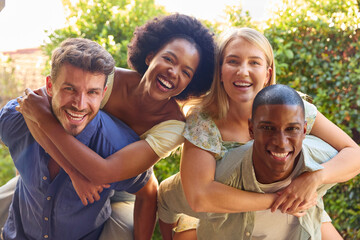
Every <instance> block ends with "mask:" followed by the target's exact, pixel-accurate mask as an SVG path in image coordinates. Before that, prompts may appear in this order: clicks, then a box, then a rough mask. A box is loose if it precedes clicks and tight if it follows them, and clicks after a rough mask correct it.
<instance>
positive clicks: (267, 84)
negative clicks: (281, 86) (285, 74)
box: [264, 67, 273, 87]
mask: <svg viewBox="0 0 360 240" xmlns="http://www.w3.org/2000/svg"><path fill="white" fill-rule="evenodd" d="M272 72H273V69H272V68H271V67H268V70H267V73H266V79H267V80H266V81H265V83H264V87H267V86H269V85H270V79H271V76H272Z"/></svg>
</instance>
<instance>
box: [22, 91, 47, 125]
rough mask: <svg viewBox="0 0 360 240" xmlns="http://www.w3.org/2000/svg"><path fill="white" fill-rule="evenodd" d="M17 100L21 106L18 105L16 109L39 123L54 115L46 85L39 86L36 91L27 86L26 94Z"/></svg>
mask: <svg viewBox="0 0 360 240" xmlns="http://www.w3.org/2000/svg"><path fill="white" fill-rule="evenodd" d="M17 102H18V103H19V106H17V107H16V110H17V111H19V112H21V114H22V115H23V116H24V117H26V118H28V119H29V120H31V121H33V122H35V123H36V124H38V125H39V123H40V121H42V120H44V119H45V120H46V119H48V117H52V116H53V115H52V112H51V107H50V100H49V97H48V95H47V94H46V90H45V87H43V88H39V89H37V90H35V91H34V92H33V91H31V89H29V88H26V89H25V95H24V96H22V97H19V98H17Z"/></svg>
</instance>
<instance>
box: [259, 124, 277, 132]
mask: <svg viewBox="0 0 360 240" xmlns="http://www.w3.org/2000/svg"><path fill="white" fill-rule="evenodd" d="M260 129H262V130H264V131H273V130H275V128H274V127H272V126H268V125H263V126H260Z"/></svg>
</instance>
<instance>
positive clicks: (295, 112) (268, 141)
mask: <svg viewBox="0 0 360 240" xmlns="http://www.w3.org/2000/svg"><path fill="white" fill-rule="evenodd" d="M249 129H250V135H252V137H253V138H254V145H253V163H254V169H255V173H256V178H257V180H258V181H259V182H261V183H272V182H275V181H280V180H283V179H285V178H287V177H288V176H289V175H290V174H291V172H292V170H293V168H294V166H295V165H296V162H297V159H298V155H299V153H300V151H301V147H302V141H303V139H304V138H305V134H306V124H305V120H304V116H303V110H302V108H301V107H300V106H297V105H279V104H276V105H262V106H259V107H258V108H257V110H256V113H255V116H254V119H253V120H251V121H249Z"/></svg>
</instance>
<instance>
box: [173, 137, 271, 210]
mask: <svg viewBox="0 0 360 240" xmlns="http://www.w3.org/2000/svg"><path fill="white" fill-rule="evenodd" d="M215 167H216V162H215V158H214V156H213V155H212V154H211V153H210V152H207V151H205V150H202V149H200V148H198V147H196V146H195V145H193V144H192V143H190V142H189V141H187V140H185V144H184V148H183V152H182V158H181V166H180V173H181V181H182V184H183V188H184V192H185V196H186V199H187V201H188V202H189V205H190V207H191V208H192V209H193V210H194V211H196V212H222V213H234V212H246V211H258V210H265V209H268V208H270V206H271V205H272V204H273V202H274V201H275V199H276V196H275V195H274V194H261V193H253V192H246V191H242V190H239V189H236V188H233V187H230V186H227V185H225V184H222V183H219V182H216V181H215V180H214V176H215Z"/></svg>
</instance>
